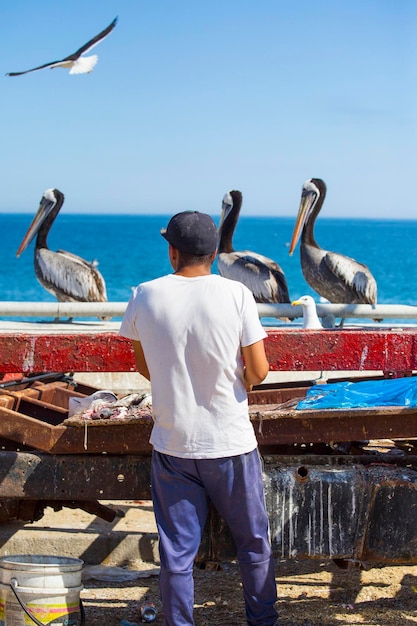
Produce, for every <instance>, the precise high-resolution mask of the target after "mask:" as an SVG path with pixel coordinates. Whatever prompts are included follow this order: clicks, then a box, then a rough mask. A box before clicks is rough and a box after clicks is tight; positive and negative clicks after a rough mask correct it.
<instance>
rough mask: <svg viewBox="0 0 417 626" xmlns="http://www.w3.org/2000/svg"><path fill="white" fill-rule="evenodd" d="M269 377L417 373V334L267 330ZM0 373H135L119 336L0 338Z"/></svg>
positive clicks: (9, 335) (129, 351)
mask: <svg viewBox="0 0 417 626" xmlns="http://www.w3.org/2000/svg"><path fill="white" fill-rule="evenodd" d="M267 333H268V338H267V340H266V350H267V355H268V358H269V362H270V369H271V370H272V371H280V370H284V371H285V370H288V371H293V370H296V371H315V370H326V371H337V370H357V371H367V370H381V371H384V372H394V373H401V374H403V373H406V372H411V371H412V370H417V347H416V346H417V328H406V329H395V328H394V329H389V328H384V329H381V330H379V329H375V328H372V329H363V328H360V329H347V330H343V329H326V330H318V331H308V330H302V329H290V328H283V329H279V328H274V329H268V330H267ZM0 354H1V358H0V372H3V373H7V372H23V373H24V374H26V375H27V374H33V373H38V372H53V371H77V372H133V371H135V364H134V356H133V351H132V347H131V344H130V341H128V340H126V339H124V338H123V337H120V336H119V335H118V333H117V332H114V331H112V332H83V333H75V332H62V333H48V332H47V331H45V332H41V331H39V332H36V333H34V332H33V333H29V332H24V333H7V332H3V333H1V334H0Z"/></svg>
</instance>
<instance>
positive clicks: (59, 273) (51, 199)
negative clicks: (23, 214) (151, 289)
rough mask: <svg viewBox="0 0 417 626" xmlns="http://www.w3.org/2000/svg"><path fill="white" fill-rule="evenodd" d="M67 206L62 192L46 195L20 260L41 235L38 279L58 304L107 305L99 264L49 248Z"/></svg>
mask: <svg viewBox="0 0 417 626" xmlns="http://www.w3.org/2000/svg"><path fill="white" fill-rule="evenodd" d="M63 203H64V195H63V194H62V193H61V192H60V191H58V189H47V190H46V191H45V193H44V194H43V196H42V199H41V202H40V205H39V209H38V211H37V213H36V215H35V217H34V218H33V221H32V223H31V225H30V226H29V229H28V231H27V233H26V235H25V237H24V239H23V241H22V243H21V244H20V247H19V249H18V251H17V252H16V256H17V257H19V256H20V255H21V254H22V252H23V251H24V250H25V249H26V248H27V247H28V245H29V244H30V242H31V241H32V239H33V238H34V237H35V235H36V234H37V235H38V236H37V239H36V245H35V274H36V278H37V279H38V281H39V282H40V284H41V285H42V286H43V287H45V289H46V290H47V291H49V293H51V294H52V295H53V296H55V297H56V298H57V300H58V302H107V294H106V285H105V282H104V279H103V277H102V275H101V274H100V272H99V271H98V270H97V269H96V267H95V263H88V261H85V260H84V259H82V258H81V257H79V256H77V255H76V254H72V253H71V252H65V251H64V250H58V251H57V252H52V250H49V248H48V245H47V241H46V240H47V237H48V233H49V230H50V228H51V226H52V224H53V222H54V220H55V218H56V216H57V215H58V213H59V211H60V209H61V207H62V205H63Z"/></svg>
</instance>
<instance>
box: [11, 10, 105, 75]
mask: <svg viewBox="0 0 417 626" xmlns="http://www.w3.org/2000/svg"><path fill="white" fill-rule="evenodd" d="M116 23H117V17H116V18H115V19H114V20H113V21H112V23H111V24H109V26H107V28H105V29H104V30H102V31H101V33H99V34H98V35H96V36H95V37H93V39H90V41H87V43H85V44H84V45H83V46H81V48H79V49H78V50H77V51H76V52H73V54H70V55H68V56H67V57H65V58H64V59H62V60H61V61H52V63H45V64H44V65H39V66H38V67H34V68H32V69H31V70H25V71H24V72H8V73H7V74H6V76H21V75H22V74H28V72H36V71H37V70H43V69H45V68H46V67H50V68H51V69H53V68H54V67H69V68H71V69H70V74H85V73H87V72H92V71H93V68H94V66H95V65H96V63H97V61H98V56H97V55H96V54H92V55H91V56H89V57H84V56H81V55H83V54H84V53H85V52H88V51H89V50H91V48H94V46H96V45H97V44H98V43H100V41H101V40H102V39H104V37H107V35H109V34H110V33H111V31H112V30H113V28H114V27H115V26H116Z"/></svg>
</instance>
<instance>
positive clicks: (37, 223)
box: [16, 196, 56, 257]
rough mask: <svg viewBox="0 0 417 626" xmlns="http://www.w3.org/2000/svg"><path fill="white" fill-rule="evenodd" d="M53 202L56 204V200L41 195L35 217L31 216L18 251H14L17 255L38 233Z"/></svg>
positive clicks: (52, 206)
mask: <svg viewBox="0 0 417 626" xmlns="http://www.w3.org/2000/svg"><path fill="white" fill-rule="evenodd" d="M55 204H56V201H53V200H50V199H48V198H45V196H43V197H42V200H41V202H40V205H39V208H38V211H37V213H36V215H35V217H34V218H33V220H32V223H31V225H30V226H29V228H28V231H27V233H26V235H25V236H24V238H23V241H22V243H21V244H20V246H19V249H18V251H17V252H16V256H17V257H19V256H20V255H21V254H22V252H23V251H24V250H26V248H27V247H28V245H29V244H30V242H31V241H32V239H33V238H34V237H35V235H36V234H37V233H38V231H39V229H40V227H41V226H42V224H43V223H44V221H45V220H46V218H47V217H48V215H49V213H50V212H51V210H52V209H53V208H54V206H55Z"/></svg>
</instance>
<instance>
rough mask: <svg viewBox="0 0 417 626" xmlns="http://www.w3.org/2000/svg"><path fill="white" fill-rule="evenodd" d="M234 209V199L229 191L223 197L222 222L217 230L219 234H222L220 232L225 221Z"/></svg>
mask: <svg viewBox="0 0 417 626" xmlns="http://www.w3.org/2000/svg"><path fill="white" fill-rule="evenodd" d="M232 209H233V198H232V196H231V194H230V192H229V191H228V192H227V193H225V194H224V196H223V200H222V212H221V215H220V222H219V226H218V228H217V232H219V233H220V231H221V229H222V227H223V223H224V220H225V219H226V217H227V216H228V215H229V213H230V211H231V210H232Z"/></svg>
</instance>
